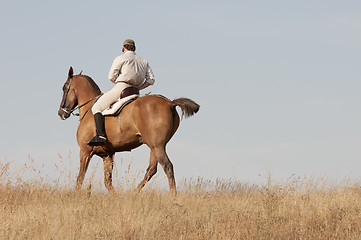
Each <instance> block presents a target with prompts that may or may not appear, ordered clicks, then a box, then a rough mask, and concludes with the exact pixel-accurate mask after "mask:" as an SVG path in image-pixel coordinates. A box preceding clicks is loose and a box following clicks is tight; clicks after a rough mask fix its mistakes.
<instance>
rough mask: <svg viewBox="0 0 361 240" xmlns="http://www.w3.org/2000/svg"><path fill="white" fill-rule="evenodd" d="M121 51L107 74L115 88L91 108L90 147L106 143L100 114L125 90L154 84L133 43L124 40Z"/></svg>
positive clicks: (149, 71)
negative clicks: (92, 119)
mask: <svg viewBox="0 0 361 240" xmlns="http://www.w3.org/2000/svg"><path fill="white" fill-rule="evenodd" d="M122 51H123V52H124V53H123V54H121V55H120V56H118V57H116V58H115V60H114V61H113V64H112V66H111V68H110V71H109V74H108V78H109V79H110V81H112V82H113V83H115V86H114V87H113V88H112V89H111V90H110V91H108V92H106V93H104V94H103V95H102V96H101V97H100V98H99V99H98V101H96V102H95V104H94V106H93V107H92V112H93V115H94V120H95V126H96V135H95V137H93V139H92V140H90V141H89V142H88V145H90V146H102V145H104V144H105V143H107V142H108V139H107V136H106V134H105V127H104V116H103V114H102V112H103V111H104V110H105V109H107V108H108V107H109V106H110V105H111V104H112V103H114V102H116V101H117V99H118V98H119V97H120V94H121V93H122V91H123V90H124V89H125V88H127V87H131V86H134V87H137V88H138V89H139V90H141V89H144V88H146V87H148V86H150V85H153V84H154V81H155V79H154V75H153V72H152V69H151V68H150V66H149V64H148V62H147V61H146V60H144V59H142V58H140V57H139V56H138V55H136V54H135V43H134V41H133V40H131V39H126V40H125V41H124V43H123V49H122Z"/></svg>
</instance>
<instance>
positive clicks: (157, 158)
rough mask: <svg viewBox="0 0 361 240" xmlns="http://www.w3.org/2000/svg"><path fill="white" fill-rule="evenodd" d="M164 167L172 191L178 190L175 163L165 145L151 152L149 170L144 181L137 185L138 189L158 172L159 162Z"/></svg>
mask: <svg viewBox="0 0 361 240" xmlns="http://www.w3.org/2000/svg"><path fill="white" fill-rule="evenodd" d="M158 162H159V163H160V165H161V166H162V167H163V169H164V172H165V174H166V175H167V177H168V182H169V188H170V190H171V191H173V192H176V186H175V180H174V172H173V164H172V163H171V162H170V160H169V158H168V156H167V154H166V152H165V148H164V147H159V148H153V149H151V152H150V161H149V167H148V169H147V172H146V174H145V176H144V179H143V181H142V182H141V183H140V184H139V186H138V187H137V190H138V191H140V189H141V188H142V187H144V185H145V184H146V183H147V182H148V181H149V180H150V179H151V177H152V176H153V175H154V174H155V173H156V172H157V163H158Z"/></svg>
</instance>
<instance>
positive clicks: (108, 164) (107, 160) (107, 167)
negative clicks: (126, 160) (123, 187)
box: [103, 154, 114, 191]
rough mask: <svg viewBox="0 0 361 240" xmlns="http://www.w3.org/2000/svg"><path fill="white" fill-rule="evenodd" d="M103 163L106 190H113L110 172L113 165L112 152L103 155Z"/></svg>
mask: <svg viewBox="0 0 361 240" xmlns="http://www.w3.org/2000/svg"><path fill="white" fill-rule="evenodd" d="M103 164H104V184H105V187H106V188H107V189H108V191H111V190H114V188H113V184H112V172H113V165H114V154H113V155H109V156H105V157H103Z"/></svg>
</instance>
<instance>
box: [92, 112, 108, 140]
mask: <svg viewBox="0 0 361 240" xmlns="http://www.w3.org/2000/svg"><path fill="white" fill-rule="evenodd" d="M94 120H95V127H96V130H97V132H96V133H97V134H96V135H95V137H93V139H92V140H90V141H89V142H88V145H89V146H103V145H104V144H106V143H107V142H108V139H107V135H106V134H105V126H104V116H103V114H101V113H96V114H94Z"/></svg>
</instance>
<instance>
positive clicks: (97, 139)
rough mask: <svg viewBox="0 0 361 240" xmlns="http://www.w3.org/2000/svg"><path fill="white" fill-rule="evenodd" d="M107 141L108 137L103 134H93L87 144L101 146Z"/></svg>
mask: <svg viewBox="0 0 361 240" xmlns="http://www.w3.org/2000/svg"><path fill="white" fill-rule="evenodd" d="M107 142H108V139H107V138H106V137H103V136H99V135H95V137H93V139H92V140H90V141H89V142H88V145H89V146H103V145H105V144H106V143H107Z"/></svg>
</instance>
